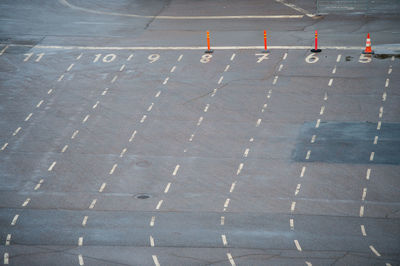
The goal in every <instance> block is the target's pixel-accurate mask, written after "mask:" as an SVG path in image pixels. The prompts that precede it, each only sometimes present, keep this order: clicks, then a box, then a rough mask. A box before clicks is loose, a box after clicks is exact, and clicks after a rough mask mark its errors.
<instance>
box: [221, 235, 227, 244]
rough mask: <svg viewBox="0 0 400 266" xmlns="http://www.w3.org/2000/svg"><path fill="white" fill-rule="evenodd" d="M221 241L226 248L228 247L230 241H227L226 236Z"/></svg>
mask: <svg viewBox="0 0 400 266" xmlns="http://www.w3.org/2000/svg"><path fill="white" fill-rule="evenodd" d="M221 239H222V244H224V246H227V245H228V241H226V236H225V235H221Z"/></svg>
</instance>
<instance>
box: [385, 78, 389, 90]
mask: <svg viewBox="0 0 400 266" xmlns="http://www.w3.org/2000/svg"><path fill="white" fill-rule="evenodd" d="M387 87H389V79H388V78H387V79H386V82H385V88H387Z"/></svg>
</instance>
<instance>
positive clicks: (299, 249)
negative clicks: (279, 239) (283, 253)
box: [294, 239, 302, 251]
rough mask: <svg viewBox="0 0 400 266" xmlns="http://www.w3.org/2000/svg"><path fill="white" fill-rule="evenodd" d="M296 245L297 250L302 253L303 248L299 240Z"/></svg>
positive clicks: (295, 242) (295, 241)
mask: <svg viewBox="0 0 400 266" xmlns="http://www.w3.org/2000/svg"><path fill="white" fill-rule="evenodd" d="M294 244H295V245H296V248H297V250H298V251H301V250H302V249H301V246H300V243H299V241H298V240H296V239H295V240H294Z"/></svg>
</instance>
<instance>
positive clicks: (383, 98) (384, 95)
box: [382, 92, 387, 102]
mask: <svg viewBox="0 0 400 266" xmlns="http://www.w3.org/2000/svg"><path fill="white" fill-rule="evenodd" d="M386 96H387V93H386V92H384V93H383V94H382V101H383V102H384V101H386Z"/></svg>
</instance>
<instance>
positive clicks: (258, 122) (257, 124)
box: [256, 118, 261, 127]
mask: <svg viewBox="0 0 400 266" xmlns="http://www.w3.org/2000/svg"><path fill="white" fill-rule="evenodd" d="M260 124H261V118H259V119H258V120H257V123H256V127H258V126H259V125H260Z"/></svg>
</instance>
